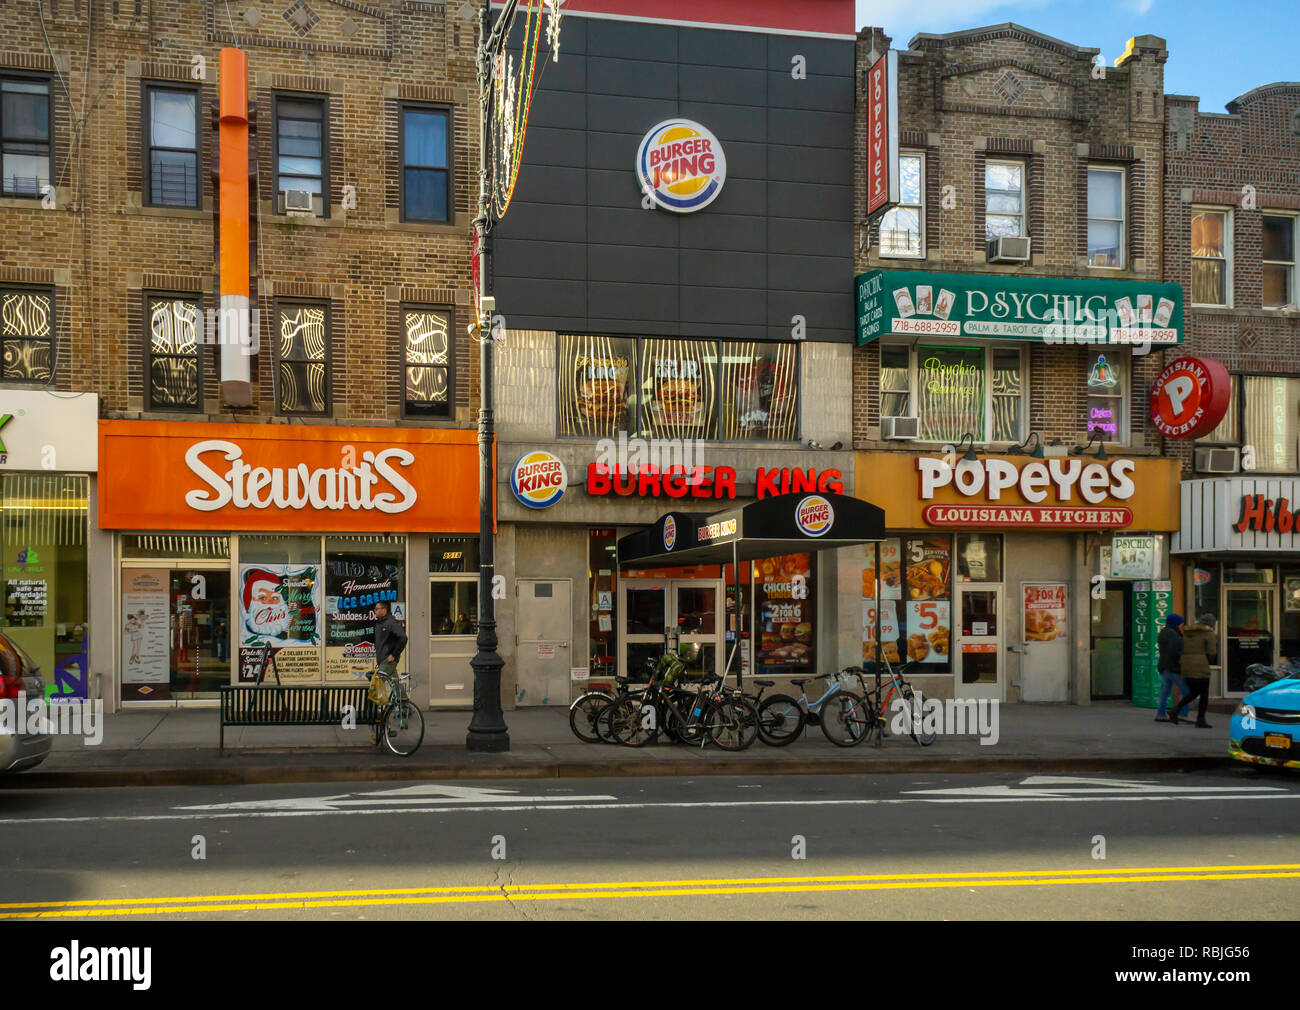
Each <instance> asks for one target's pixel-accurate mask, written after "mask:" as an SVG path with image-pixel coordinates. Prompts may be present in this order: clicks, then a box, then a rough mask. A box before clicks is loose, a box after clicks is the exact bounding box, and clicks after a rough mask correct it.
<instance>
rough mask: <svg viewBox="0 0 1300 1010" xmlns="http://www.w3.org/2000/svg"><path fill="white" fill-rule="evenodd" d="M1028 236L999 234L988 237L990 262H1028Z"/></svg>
mask: <svg viewBox="0 0 1300 1010" xmlns="http://www.w3.org/2000/svg"><path fill="white" fill-rule="evenodd" d="M1029 246H1030V242H1029V236H1027V235H1026V236H1023V237H1016V236H1012V235H1000V236H998V237H997V238H991V239H989V255H988V260H989V262H990V263H1028V262H1029Z"/></svg>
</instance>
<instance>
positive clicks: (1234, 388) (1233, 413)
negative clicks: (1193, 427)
mask: <svg viewBox="0 0 1300 1010" xmlns="http://www.w3.org/2000/svg"><path fill="white" fill-rule="evenodd" d="M1240 419H1241V376H1240V375H1230V376H1228V412H1227V413H1226V414H1224V415H1223V420H1222V421H1220V422H1219V424H1218V427H1216V428H1215V429H1214V430H1213V431H1212V432H1210V433H1209V434H1208V435H1206V436H1204V437H1203V438H1198V439H1197V440H1196V441H1197V443H1198V444H1200V443H1202V442H1205V443H1210V444H1229V445H1240V444H1241V439H1240V438H1239V437H1238V432H1239V431H1240Z"/></svg>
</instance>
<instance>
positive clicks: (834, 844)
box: [0, 768, 1300, 921]
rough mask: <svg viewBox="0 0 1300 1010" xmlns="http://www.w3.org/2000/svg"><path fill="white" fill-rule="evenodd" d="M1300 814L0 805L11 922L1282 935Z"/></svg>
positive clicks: (577, 802) (303, 800) (1182, 800)
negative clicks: (959, 922) (656, 922)
mask: <svg viewBox="0 0 1300 1010" xmlns="http://www.w3.org/2000/svg"><path fill="white" fill-rule="evenodd" d="M1297 801H1300V777H1297V776H1294V775H1289V776H1288V775H1282V774H1273V773H1265V774H1259V775H1256V774H1252V773H1251V771H1250V770H1249V769H1244V768H1243V769H1241V770H1237V769H1232V770H1225V771H1209V772H1198V773H1189V774H1183V775H1166V776H1135V777H1133V778H1119V777H1115V776H1102V775H1086V776H1075V777H1062V776H1050V775H1044V776H1026V775H1023V774H1021V775H959V776H951V777H940V776H900V775H887V776H877V777H850V776H842V775H840V776H825V777H818V776H789V777H776V776H770V777H763V778H753V779H737V778H731V777H725V778H701V779H674V778H646V779H625V778H624V779H589V780H564V781H563V782H556V783H552V782H549V781H537V780H531V781H515V782H509V781H500V782H472V783H466V782H464V781H463V780H462V781H460V782H457V783H449V784H446V785H442V784H436V783H422V784H418V785H397V786H391V785H382V784H380V785H377V784H375V783H358V784H356V785H348V784H328V785H298V786H293V785H281V786H241V787H229V788H227V787H194V788H151V789H113V790H109V789H88V790H12V791H7V792H3V791H0V917H27V918H35V917H39V918H56V919H57V918H74V919H77V918H91V917H93V918H96V919H100V918H114V917H126V918H129V919H135V920H146V919H148V920H154V921H157V920H158V919H160V918H169V917H171V918H182V919H208V918H214V919H248V918H269V919H497V918H510V919H514V918H522V919H627V918H648V919H692V918H745V919H754V918H760V919H762V918H781V919H821V918H866V919H891V920H898V919H921V920H925V919H978V918H987V919H1038V918H1041V919H1073V918H1083V919H1128V918H1168V919H1185V918H1251V919H1255V920H1258V921H1268V920H1270V919H1287V920H1289V919H1292V918H1294V917H1295V915H1296V910H1297V909H1300V845H1298V844H1297V841H1298V840H1300V837H1298V836H1300V803H1298V802H1297ZM1103 840H1104V841H1103ZM1103 846H1104V858H1095V857H1096V856H1099V855H1102V851H1101V850H1102V847H1103ZM200 850H202V851H200ZM196 855H202V856H204V858H195V856H196ZM799 856H802V858H796V857H799ZM499 857H503V858H499Z"/></svg>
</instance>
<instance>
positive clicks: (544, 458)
mask: <svg viewBox="0 0 1300 1010" xmlns="http://www.w3.org/2000/svg"><path fill="white" fill-rule="evenodd" d="M568 482H569V474H568V471H567V470H565V468H564V463H563V462H561V461H560V459H559V458H558V457H556V456H552V455H551V454H550V453H549V452H544V451H542V450H541V449H539V450H537V451H536V452H530V453H526V454H525V455H523V456H520V457H519V461H518V462H517V463H515V468H514V470H513V472H512V473H511V474H510V490H511V491H513V492H514V493H515V497H516V498H518V499H519V501H520V504H523V505H527V506H528V507H529V508H530V509H545V508H550V507H551V506H552V505H554V504H555V503H556V502H557V501H559V500H560V499H561V498H563V497H564V487H565V485H566V484H568Z"/></svg>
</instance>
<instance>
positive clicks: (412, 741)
mask: <svg viewBox="0 0 1300 1010" xmlns="http://www.w3.org/2000/svg"><path fill="white" fill-rule="evenodd" d="M379 677H380V679H381V680H383V682H384V683H385V684H387V685H388V701H387V702H386V703H384V704H383V705H380V706H379V720H378V722H377V723H376V724H375V726H374V728H373V730H372V731H371V735H372V737H373V738H374V741H375V746H376V747H377V746H379V745H380V744H381V743H382V744H383V745H384V746H385V747H387V748H388V749H389V750H390V751H392V752H393V753H394V754H396V755H397V756H398V757H410V756H411V755H412V754H414V753H415V752H416V751H417V750H419V749H420V744H421V743H423V742H424V714H423V713H422V712H421V711H420V708H419V706H418V705H416V704H415V703H414V702H413V701H411V675H410V674H409V673H383V672H382V671H380V672H379Z"/></svg>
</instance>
